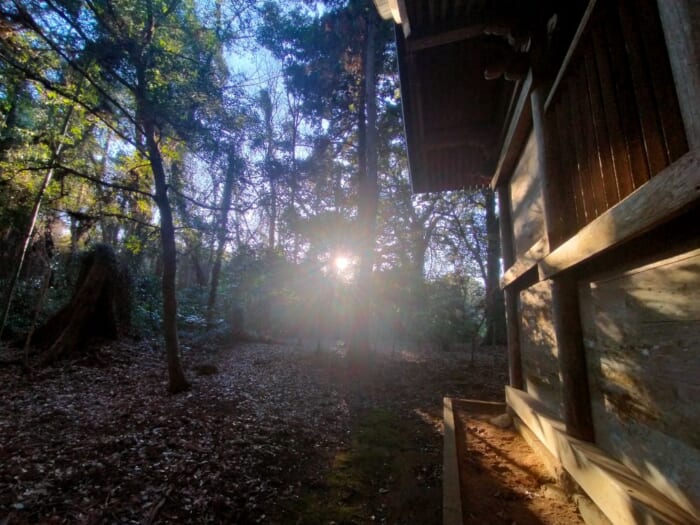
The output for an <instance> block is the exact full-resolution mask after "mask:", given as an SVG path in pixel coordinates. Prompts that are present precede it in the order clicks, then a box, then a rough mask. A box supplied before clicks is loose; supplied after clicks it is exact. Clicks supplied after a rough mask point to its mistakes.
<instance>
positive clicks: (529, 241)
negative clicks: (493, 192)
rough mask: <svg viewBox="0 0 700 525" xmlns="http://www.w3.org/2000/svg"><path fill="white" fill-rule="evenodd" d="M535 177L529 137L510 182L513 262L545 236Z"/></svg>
mask: <svg viewBox="0 0 700 525" xmlns="http://www.w3.org/2000/svg"><path fill="white" fill-rule="evenodd" d="M538 173H539V169H538V158H537V145H536V143H535V136H534V134H531V135H530V138H529V140H528V141H527V144H526V146H525V149H524V150H523V153H522V155H521V157H520V160H519V161H518V165H517V167H516V168H515V171H514V172H513V177H512V178H511V181H510V202H511V210H512V212H511V213H512V218H513V239H514V248H515V258H516V260H517V259H520V258H522V256H523V255H524V254H525V252H527V251H528V250H529V249H530V248H531V247H532V246H533V245H534V244H535V243H536V242H537V241H539V240H540V238H541V237H543V236H544V235H545V231H544V205H543V203H542V184H541V182H540V179H539V177H538Z"/></svg>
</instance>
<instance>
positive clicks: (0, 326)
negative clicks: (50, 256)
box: [0, 81, 82, 340]
mask: <svg viewBox="0 0 700 525" xmlns="http://www.w3.org/2000/svg"><path fill="white" fill-rule="evenodd" d="M81 88H82V81H80V82H79V83H78V87H77V89H76V97H77V96H78V95H79V94H80V90H81ZM74 108H75V106H73V105H71V106H70V107H69V108H68V111H67V112H66V116H65V118H64V120H63V125H62V126H61V132H60V135H59V139H58V144H56V146H55V148H54V150H53V151H52V153H51V159H50V161H49V169H48V170H47V171H46V174H45V175H44V180H43V181H42V183H41V186H40V187H39V191H38V193H37V195H36V198H35V199H34V206H33V207H32V212H31V214H30V216H29V224H28V225H27V233H26V234H25V236H24V240H23V242H22V251H21V252H20V256H19V259H18V260H17V265H16V266H15V271H14V272H13V273H12V278H11V279H10V285H9V287H8V290H7V295H6V297H5V304H4V307H3V311H2V319H1V320H0V340H2V334H3V332H4V331H5V325H6V324H7V317H8V315H9V313H10V308H11V307H12V300H13V299H14V294H15V288H16V287H17V281H18V280H19V276H20V275H21V273H22V267H23V266H24V259H25V258H26V257H27V251H28V250H29V245H30V244H31V241H32V235H33V233H34V227H35V226H36V221H37V218H38V217H39V210H40V208H41V201H42V200H43V199H44V194H45V193H46V190H47V188H48V187H49V184H51V179H52V178H53V174H54V169H55V165H56V163H57V162H58V161H59V159H60V158H61V151H62V150H63V142H62V140H63V138H64V137H65V136H66V134H67V133H68V126H69V125H70V120H71V117H72V116H73V110H74Z"/></svg>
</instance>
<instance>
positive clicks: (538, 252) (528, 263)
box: [501, 237, 547, 289]
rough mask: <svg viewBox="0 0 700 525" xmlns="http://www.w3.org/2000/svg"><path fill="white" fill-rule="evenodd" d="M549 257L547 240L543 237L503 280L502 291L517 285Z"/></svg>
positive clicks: (508, 271)
mask: <svg viewBox="0 0 700 525" xmlns="http://www.w3.org/2000/svg"><path fill="white" fill-rule="evenodd" d="M545 255H547V239H546V238H545V237H541V238H540V240H539V241H537V242H536V243H535V244H533V245H532V248H530V249H529V250H528V251H526V252H525V254H524V255H523V256H522V257H520V258H519V259H518V260H517V261H516V262H515V264H513V265H512V266H511V267H510V268H508V270H507V271H506V273H504V274H503V277H502V278H501V289H503V288H505V287H506V286H510V285H511V284H513V283H515V282H516V281H517V280H518V279H520V277H522V276H523V275H525V274H526V273H527V272H529V271H530V270H531V269H532V268H533V267H535V266H537V263H539V262H540V261H541V260H542V259H543V258H544V256H545Z"/></svg>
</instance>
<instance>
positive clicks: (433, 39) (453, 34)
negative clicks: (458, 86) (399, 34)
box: [406, 24, 486, 53]
mask: <svg viewBox="0 0 700 525" xmlns="http://www.w3.org/2000/svg"><path fill="white" fill-rule="evenodd" d="M485 28H486V24H475V25H471V26H467V27H461V28H459V29H453V30H452V31H445V32H444V33H440V34H438V35H432V36H424V37H422V38H416V39H413V40H408V41H406V45H407V47H408V51H409V52H410V53H415V52H416V51H423V50H425V49H430V48H432V47H438V46H444V45H446V44H452V43H454V42H461V41H462V40H468V39H470V38H476V37H479V36H483V34H484V29H485Z"/></svg>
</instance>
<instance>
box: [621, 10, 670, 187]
mask: <svg viewBox="0 0 700 525" xmlns="http://www.w3.org/2000/svg"><path fill="white" fill-rule="evenodd" d="M635 9H636V2H635V5H632V4H631V3H630V2H629V1H628V0H620V1H619V2H618V13H619V19H620V26H621V28H622V35H623V37H624V39H625V50H626V52H627V60H628V62H629V66H630V73H631V76H632V85H633V93H634V98H635V100H636V102H637V111H638V115H639V122H640V124H641V130H642V137H643V140H644V149H645V151H646V156H647V162H648V165H649V173H650V175H651V176H652V177H653V176H654V175H656V174H657V173H659V172H660V171H661V170H662V169H664V168H665V167H666V166H668V164H669V160H668V155H667V153H666V148H665V147H664V143H663V137H662V136H661V132H660V127H661V125H660V123H659V121H658V114H657V112H656V104H655V101H654V94H653V91H652V82H651V79H650V78H649V74H648V71H647V69H646V64H645V61H644V57H643V56H642V54H641V50H642V49H643V46H642V41H641V35H640V34H639V31H638V30H637V28H636V24H635V12H634V10H635Z"/></svg>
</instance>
